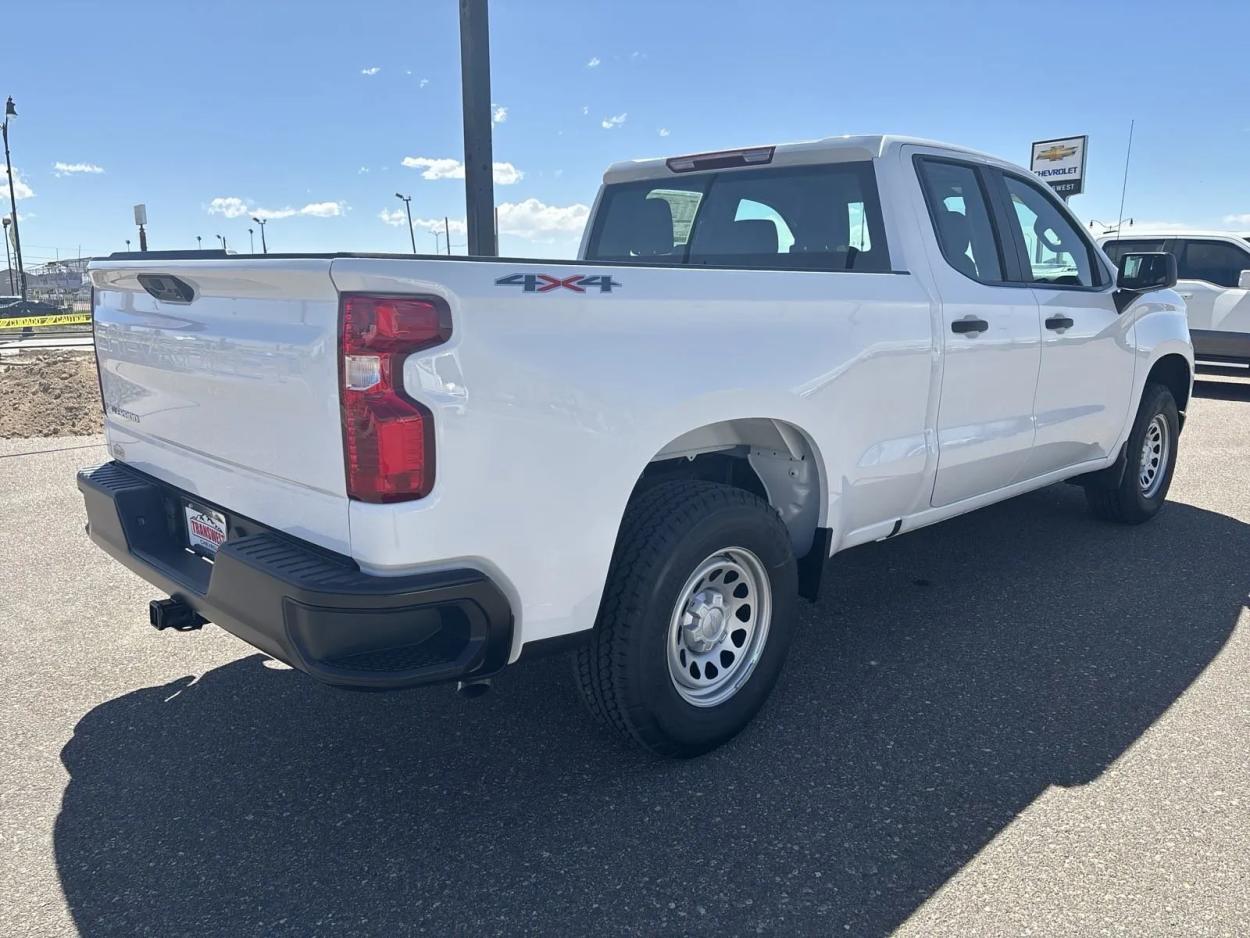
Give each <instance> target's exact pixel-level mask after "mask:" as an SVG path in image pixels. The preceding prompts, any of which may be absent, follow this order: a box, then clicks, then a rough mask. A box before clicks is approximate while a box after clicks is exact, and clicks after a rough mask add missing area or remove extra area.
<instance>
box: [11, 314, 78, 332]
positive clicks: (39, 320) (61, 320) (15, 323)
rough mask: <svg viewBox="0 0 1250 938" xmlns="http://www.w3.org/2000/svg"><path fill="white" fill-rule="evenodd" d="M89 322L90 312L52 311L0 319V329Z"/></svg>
mask: <svg viewBox="0 0 1250 938" xmlns="http://www.w3.org/2000/svg"><path fill="white" fill-rule="evenodd" d="M89 322H91V314H90V313H52V314H50V315H47V316H22V317H20V318H17V319H0V329H25V328H26V327H27V326H76V325H82V324H84V323H89Z"/></svg>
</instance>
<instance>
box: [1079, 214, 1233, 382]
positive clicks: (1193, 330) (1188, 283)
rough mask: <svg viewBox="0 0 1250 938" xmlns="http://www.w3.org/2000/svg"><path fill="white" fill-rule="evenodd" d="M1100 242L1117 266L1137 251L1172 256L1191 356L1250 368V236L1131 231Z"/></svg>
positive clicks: (1109, 236) (1192, 232)
mask: <svg viewBox="0 0 1250 938" xmlns="http://www.w3.org/2000/svg"><path fill="white" fill-rule="evenodd" d="M1098 243H1099V246H1101V247H1102V249H1103V250H1104V251H1106V252H1107V256H1108V257H1110V258H1111V260H1112V262H1113V263H1116V264H1118V263H1119V262H1120V258H1121V257H1122V256H1123V255H1125V254H1136V253H1138V252H1141V251H1166V252H1168V253H1169V254H1172V255H1175V257H1176V272H1177V284H1176V292H1177V293H1179V294H1180V295H1181V297H1182V299H1184V300H1185V304H1186V305H1187V306H1188V307H1189V334H1190V336H1191V337H1192V339H1193V343H1194V355H1195V356H1197V357H1198V358H1200V359H1203V360H1205V361H1215V362H1232V363H1237V364H1247V365H1250V235H1245V234H1237V233H1236V232H1231V231H1186V232H1176V231H1170V232H1151V231H1149V230H1137V229H1133V230H1132V231H1129V232H1124V233H1121V234H1117V235H1105V236H1103V237H1101V238H1099V239H1098Z"/></svg>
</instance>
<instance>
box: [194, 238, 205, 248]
mask: <svg viewBox="0 0 1250 938" xmlns="http://www.w3.org/2000/svg"><path fill="white" fill-rule="evenodd" d="M195 249H196V250H197V251H202V250H204V242H203V241H202V240H201V239H200V236H199V235H196V236H195Z"/></svg>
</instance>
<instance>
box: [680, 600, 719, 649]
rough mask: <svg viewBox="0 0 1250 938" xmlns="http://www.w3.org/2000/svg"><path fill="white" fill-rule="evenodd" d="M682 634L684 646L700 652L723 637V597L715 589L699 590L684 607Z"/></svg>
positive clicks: (713, 646)
mask: <svg viewBox="0 0 1250 938" xmlns="http://www.w3.org/2000/svg"><path fill="white" fill-rule="evenodd" d="M686 619H687V621H686V622H683V623H682V635H683V639H684V641H685V643H686V647H687V648H689V649H690V650H691V651H693V652H697V653H699V654H702V653H704V652H708V651H711V650H712V649H713V648H715V647H716V646H717V644H719V643H720V641H721V640H722V639H723V638H724V637H725V597H724V596H722V595H721V594H720V592H718V591H717V590H700V591H699V592H698V593H695V594H694V596H693V597H691V599H690V604H689V605H688V606H687V607H686Z"/></svg>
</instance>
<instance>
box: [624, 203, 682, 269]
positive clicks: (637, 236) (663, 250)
mask: <svg viewBox="0 0 1250 938" xmlns="http://www.w3.org/2000/svg"><path fill="white" fill-rule="evenodd" d="M633 230H634V238H633V241H634V243H633V244H632V245H631V251H632V253H633V254H635V255H637V256H638V257H657V256H662V255H665V254H672V253H673V209H672V207H671V206H670V205H669V204H668V202H666V201H665V200H664V199H643V200H642V201H641V202H640V203H639V204H638V207H637V208H636V209H635V216H634V224H633Z"/></svg>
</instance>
